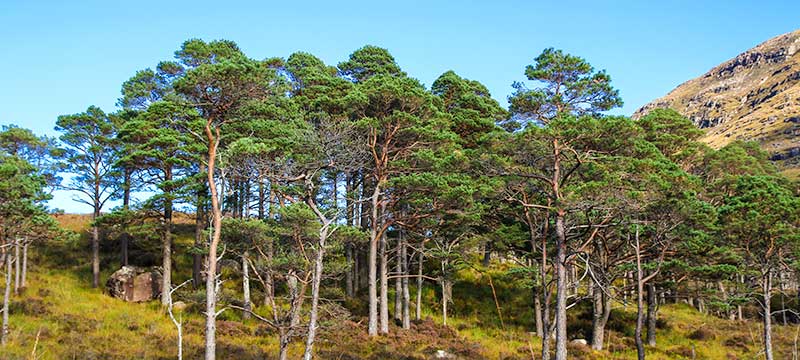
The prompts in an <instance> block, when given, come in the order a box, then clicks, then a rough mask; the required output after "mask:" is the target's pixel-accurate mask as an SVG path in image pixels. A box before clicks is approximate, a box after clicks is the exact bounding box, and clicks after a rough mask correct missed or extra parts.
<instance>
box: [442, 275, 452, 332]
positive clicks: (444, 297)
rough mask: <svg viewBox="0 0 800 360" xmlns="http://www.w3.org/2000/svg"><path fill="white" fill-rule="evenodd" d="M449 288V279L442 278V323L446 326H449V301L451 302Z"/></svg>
mask: <svg viewBox="0 0 800 360" xmlns="http://www.w3.org/2000/svg"><path fill="white" fill-rule="evenodd" d="M447 289H448V285H447V280H444V279H442V324H443V325H444V326H447V303H448V302H450V299H449V298H448V291H447Z"/></svg>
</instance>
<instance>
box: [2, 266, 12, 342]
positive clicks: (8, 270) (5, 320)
mask: <svg viewBox="0 0 800 360" xmlns="http://www.w3.org/2000/svg"><path fill="white" fill-rule="evenodd" d="M5 258H6V259H5V262H6V276H5V292H3V328H2V329H0V345H3V346H5V345H6V342H7V341H8V311H9V308H8V305H9V299H10V298H11V262H12V261H13V260H14V259H12V257H11V252H10V251H6V256H5Z"/></svg>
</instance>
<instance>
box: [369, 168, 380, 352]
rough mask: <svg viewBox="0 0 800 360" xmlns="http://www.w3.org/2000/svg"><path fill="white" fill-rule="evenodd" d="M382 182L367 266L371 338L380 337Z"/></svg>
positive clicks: (375, 198) (374, 197) (374, 207)
mask: <svg viewBox="0 0 800 360" xmlns="http://www.w3.org/2000/svg"><path fill="white" fill-rule="evenodd" d="M380 191H381V190H380V182H376V184H375V189H374V190H373V191H372V197H371V203H372V207H371V209H370V210H371V212H372V216H371V217H370V220H371V221H372V223H371V224H370V234H369V235H370V238H369V263H368V264H367V267H368V273H369V324H368V330H367V331H368V333H369V335H370V336H375V335H378V288H377V287H378V274H377V272H378V242H380V239H379V236H380V234H379V233H378V232H379V226H380V225H379V222H378V197H379V196H380Z"/></svg>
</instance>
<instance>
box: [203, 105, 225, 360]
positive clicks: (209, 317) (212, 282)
mask: <svg viewBox="0 0 800 360" xmlns="http://www.w3.org/2000/svg"><path fill="white" fill-rule="evenodd" d="M211 124H212V121H211V120H209V121H208V123H207V125H206V129H205V131H206V136H207V139H208V189H209V191H210V192H211V216H212V227H213V231H212V235H211V243H210V244H209V247H208V261H207V264H208V266H207V267H206V314H205V315H206V339H205V340H206V341H205V359H206V360H214V359H215V358H216V349H217V339H216V330H217V325H216V319H217V276H216V275H217V246H219V241H220V235H221V230H222V210H221V209H220V206H219V196H218V194H217V183H216V180H215V179H214V170H215V169H214V164H215V162H216V158H217V145H218V144H219V138H220V136H219V135H220V134H219V129H214V131H215V132H216V133H215V134H212V130H211Z"/></svg>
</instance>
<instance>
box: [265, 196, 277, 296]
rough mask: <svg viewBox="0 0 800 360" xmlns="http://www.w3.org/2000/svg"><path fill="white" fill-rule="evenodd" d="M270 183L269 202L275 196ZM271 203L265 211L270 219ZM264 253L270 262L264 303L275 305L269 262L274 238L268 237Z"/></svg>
mask: <svg viewBox="0 0 800 360" xmlns="http://www.w3.org/2000/svg"><path fill="white" fill-rule="evenodd" d="M272 185H273V184H272V183H270V190H269V201H270V202H271V201H272V200H273V199H275V196H277V195H276V194H275V190H274V188H273V186H272ZM275 204H276V206H280V204H281V203H280V202H276V203H275ZM272 205H273V204H272V203H270V204H269V210H268V211H267V217H269V218H270V219H272V218H273V216H274V215H275V207H274V206H272ZM266 255H267V259H266V260H267V262H268V263H270V266H269V267H268V268H267V271H266V274H265V275H266V276H265V277H266V279H264V280H265V282H266V284H265V288H264V305H266V306H273V305H275V282H274V281H273V279H272V265H271V263H272V258H273V256H274V255H275V243H274V240H272V239H270V240H269V242H268V243H267V254H266Z"/></svg>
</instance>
